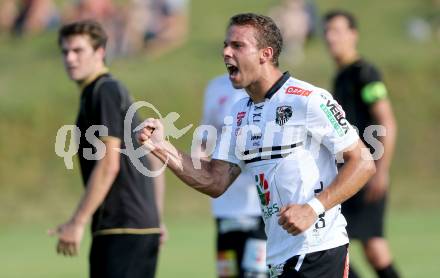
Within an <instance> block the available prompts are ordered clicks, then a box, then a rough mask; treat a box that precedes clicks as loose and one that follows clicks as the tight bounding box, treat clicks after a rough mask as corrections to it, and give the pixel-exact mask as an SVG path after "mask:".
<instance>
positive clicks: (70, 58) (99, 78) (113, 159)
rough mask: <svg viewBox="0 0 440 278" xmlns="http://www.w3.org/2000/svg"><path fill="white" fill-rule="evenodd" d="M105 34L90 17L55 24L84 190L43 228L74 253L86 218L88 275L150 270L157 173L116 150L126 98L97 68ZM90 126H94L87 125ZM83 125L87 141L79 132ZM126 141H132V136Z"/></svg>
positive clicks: (61, 248) (155, 241) (101, 66)
mask: <svg viewBox="0 0 440 278" xmlns="http://www.w3.org/2000/svg"><path fill="white" fill-rule="evenodd" d="M106 41H107V35H106V34H105V32H104V30H103V29H102V27H101V26H100V25H99V24H98V23H96V22H94V21H82V22H75V23H72V24H69V25H65V26H63V27H62V28H61V29H60V31H59V39H58V43H59V46H60V48H61V50H62V53H63V62H64V66H65V69H66V71H67V74H68V76H69V77H70V79H72V80H73V81H74V82H76V83H77V84H78V86H79V87H80V88H81V91H82V92H81V100H80V108H79V113H78V117H77V127H78V128H79V129H80V131H81V138H80V142H79V162H80V166H81V172H82V177H83V181H84V185H85V187H86V191H85V193H84V195H83V196H82V198H81V200H80V202H79V204H78V207H77V209H76V210H75V212H74V213H73V215H72V217H71V218H70V220H69V221H67V222H66V223H64V224H63V225H60V226H58V227H57V228H56V229H55V230H53V231H51V234H53V235H56V236H57V237H58V238H59V241H58V245H57V252H58V253H61V254H63V255H68V256H73V255H76V254H77V253H78V251H79V247H80V242H81V239H82V237H83V233H84V227H85V225H86V223H87V222H88V221H89V220H90V219H92V226H91V228H92V234H93V239H92V246H91V249H90V257H89V262H90V277H92V278H95V277H106V278H107V277H115V278H118V277H130V278H131V277H139V278H141V277H142V278H146V277H154V275H155V269H156V263H157V256H158V251H159V241H160V234H161V231H162V230H161V228H160V217H159V212H160V211H161V208H162V194H163V190H164V188H163V187H164V180H163V177H159V178H156V179H155V180H153V179H152V178H149V177H146V176H144V175H143V174H142V173H140V172H139V171H137V169H136V168H135V167H134V166H133V164H132V163H131V161H130V159H129V158H128V157H127V156H125V155H121V154H120V152H119V151H118V150H119V149H121V148H122V149H124V148H125V143H126V142H125V141H124V117H125V115H126V113H127V110H128V108H129V106H130V105H131V98H130V96H129V94H128V91H127V90H126V89H125V88H124V87H123V86H122V84H121V83H120V82H119V81H117V80H116V79H114V78H113V77H112V76H111V75H110V74H109V73H108V70H107V68H106V67H105V63H104V58H105V45H106ZM138 124H140V122H139V120H138V118H137V117H135V118H134V119H133V123H132V126H131V127H128V128H129V129H130V132H131V130H132V129H133V128H134V127H136V126H137V125H138ZM96 126H101V127H102V128H101V130H100V131H97V130H96V129H93V128H95V127H96ZM90 130H91V131H92V133H91V134H89V136H90V135H92V138H94V139H95V142H90V139H89V138H86V136H87V132H90ZM93 136H94V137H93ZM98 138H99V139H98ZM97 141H101V142H100V144H98V143H99V142H97ZM131 141H132V143H133V144H134V146H135V147H138V146H139V144H138V143H137V141H136V140H134V139H131ZM99 145H101V147H102V145H104V146H105V153H104V154H103V156H102V157H101V158H99V159H98V158H91V157H87V153H88V152H90V150H92V153H94V154H97V153H98V147H97V146H99ZM89 155H90V153H89ZM149 158H153V156H149ZM141 159H142V163H143V164H144V165H145V166H147V165H149V164H151V165H152V166H153V167H155V168H156V169H157V168H159V167H160V161H158V160H157V159H151V161H150V163H149V162H148V161H147V158H146V157H143V158H141ZM153 164H154V165H153Z"/></svg>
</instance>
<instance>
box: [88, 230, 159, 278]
mask: <svg viewBox="0 0 440 278" xmlns="http://www.w3.org/2000/svg"><path fill="white" fill-rule="evenodd" d="M158 252H159V235H158V234H151V235H132V234H118V235H100V236H95V237H94V238H93V240H92V247H91V249H90V256H89V262H90V278H141V277H142V278H153V277H154V275H155V272H156V264H157V257H158Z"/></svg>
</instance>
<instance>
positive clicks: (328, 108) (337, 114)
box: [319, 100, 349, 136]
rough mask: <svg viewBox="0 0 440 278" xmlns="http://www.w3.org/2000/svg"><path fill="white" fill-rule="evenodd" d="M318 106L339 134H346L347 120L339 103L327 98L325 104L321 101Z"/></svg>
mask: <svg viewBox="0 0 440 278" xmlns="http://www.w3.org/2000/svg"><path fill="white" fill-rule="evenodd" d="M319 107H320V108H321V110H322V111H324V113H325V115H326V116H327V119H328V120H329V121H330V123H331V124H332V126H333V128H334V129H335V130H336V132H337V133H338V135H339V136H343V135H344V134H347V132H348V129H349V126H348V122H347V120H346V119H345V113H344V110H342V108H341V106H340V105H339V104H337V103H336V102H334V101H333V102H332V101H331V100H327V104H324V103H321V105H320V106H319Z"/></svg>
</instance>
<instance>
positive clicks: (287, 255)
mask: <svg viewBox="0 0 440 278" xmlns="http://www.w3.org/2000/svg"><path fill="white" fill-rule="evenodd" d="M281 49H282V37H281V34H280V30H279V29H278V27H277V26H276V25H275V23H274V22H273V20H272V19H271V18H269V17H266V16H262V15H256V14H251V13H247V14H239V15H236V16H233V17H232V18H231V19H230V22H229V25H228V29H227V33H226V39H225V41H224V49H223V59H224V63H225V66H226V68H227V70H228V73H229V79H230V80H231V82H232V85H233V86H234V88H236V89H239V88H244V89H245V90H246V92H247V94H248V95H249V97H247V98H244V99H242V100H240V101H238V102H237V103H236V104H235V105H234V107H233V108H232V113H231V115H232V118H229V119H228V120H226V121H225V126H224V127H223V129H224V132H223V134H222V135H224V137H222V139H221V140H220V141H221V142H220V143H219V144H218V145H217V146H216V150H215V152H214V154H213V159H212V160H211V161H209V162H206V161H202V162H201V169H195V167H193V165H192V161H191V157H189V156H188V155H186V154H184V153H182V152H180V151H179V150H177V149H176V148H175V147H174V146H172V145H171V144H170V143H169V142H167V141H165V140H164V137H163V134H164V130H163V125H162V124H161V123H160V122H159V120H156V119H151V118H150V119H147V120H146V121H145V122H144V123H143V125H144V128H143V129H142V130H141V131H140V132H139V134H138V139H139V140H140V142H141V143H142V144H144V145H145V146H147V147H148V148H149V149H150V150H151V151H152V152H153V154H154V155H156V156H157V157H159V158H160V159H161V160H162V161H165V160H166V159H169V161H168V167H169V168H170V169H171V170H172V171H173V172H174V173H175V174H176V175H177V176H178V177H179V178H180V179H181V180H183V181H184V182H185V183H187V184H188V185H189V186H191V187H193V188H194V189H196V190H198V191H200V192H202V193H204V194H207V195H210V196H212V197H218V196H220V195H221V194H223V193H224V192H225V191H226V190H227V189H228V187H229V185H230V184H231V183H232V182H233V181H234V180H235V178H237V176H238V175H239V174H240V172H241V169H243V170H244V171H245V172H248V174H250V175H251V176H252V177H253V178H254V181H255V185H256V187H257V191H258V192H259V193H258V194H259V197H260V205H261V209H262V215H263V220H264V222H265V230H266V234H267V257H266V261H267V263H268V265H269V267H270V273H271V277H289V278H291V277H335V278H336V277H347V276H346V275H347V274H348V269H347V267H348V261H347V244H348V237H347V235H346V231H345V225H346V222H345V219H344V217H343V216H342V214H341V213H340V205H339V204H340V203H341V202H343V201H345V200H346V199H348V198H349V197H351V196H352V195H353V194H354V193H356V192H357V191H358V190H359V189H360V188H361V186H362V185H363V184H364V183H365V182H366V181H367V180H368V179H369V178H370V176H371V175H372V174H373V173H374V171H375V168H374V163H373V162H372V161H371V160H370V159H371V156H369V155H367V157H361V148H362V147H363V146H364V145H363V143H362V141H360V140H359V137H358V135H357V134H356V131H355V130H354V129H353V128H352V127H351V125H350V124H349V123H348V122H347V121H346V120H345V118H344V116H343V115H344V114H343V111H342V110H341V109H340V107H339V106H338V105H337V103H336V102H335V101H334V100H333V98H332V97H331V95H330V94H329V93H328V92H326V91H325V90H323V89H320V88H317V87H315V86H313V85H311V84H308V83H306V82H303V81H300V80H298V79H295V78H293V77H291V76H290V75H289V73H287V72H286V73H282V72H281V71H280V69H279V68H278V57H279V54H280V52H281ZM337 154H340V155H343V158H344V159H345V162H346V163H345V165H344V166H343V167H342V168H341V169H340V171H339V173H338V171H337V168H336V165H335V156H336V155H337Z"/></svg>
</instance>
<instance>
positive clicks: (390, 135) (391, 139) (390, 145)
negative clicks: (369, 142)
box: [376, 118, 397, 172]
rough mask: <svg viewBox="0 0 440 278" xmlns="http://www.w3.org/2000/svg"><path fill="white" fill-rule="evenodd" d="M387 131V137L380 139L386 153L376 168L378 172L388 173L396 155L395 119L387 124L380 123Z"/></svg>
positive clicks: (377, 162) (378, 161)
mask: <svg viewBox="0 0 440 278" xmlns="http://www.w3.org/2000/svg"><path fill="white" fill-rule="evenodd" d="M379 124H381V125H383V126H384V127H385V129H386V135H385V136H382V137H380V139H379V141H380V142H381V143H382V144H383V148H384V153H383V155H382V157H380V158H379V159H378V160H377V161H376V167H377V171H378V172H388V171H389V169H390V166H391V161H392V159H393V155H394V149H395V145H396V137H397V124H396V122H395V120H394V118H392V119H389V120H387V121H386V122H382V123H379Z"/></svg>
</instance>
